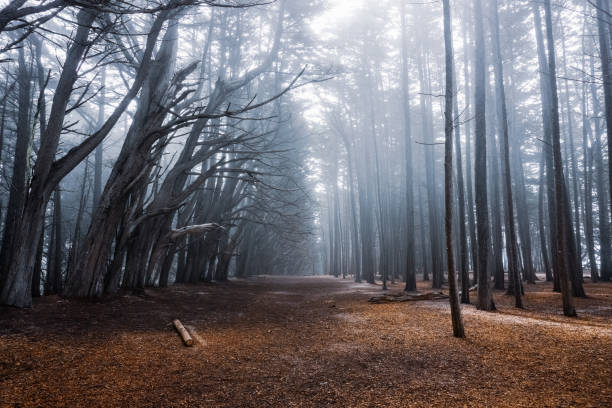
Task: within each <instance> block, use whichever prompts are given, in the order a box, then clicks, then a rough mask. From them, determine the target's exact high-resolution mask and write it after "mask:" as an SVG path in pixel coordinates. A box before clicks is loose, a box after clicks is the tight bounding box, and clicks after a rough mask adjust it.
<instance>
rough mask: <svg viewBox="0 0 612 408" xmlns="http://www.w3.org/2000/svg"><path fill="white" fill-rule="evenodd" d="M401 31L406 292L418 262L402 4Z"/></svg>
mask: <svg viewBox="0 0 612 408" xmlns="http://www.w3.org/2000/svg"><path fill="white" fill-rule="evenodd" d="M400 13H401V30H402V52H401V57H402V78H401V80H402V108H403V114H404V123H403V125H404V146H405V156H406V157H405V160H406V166H405V167H406V204H405V206H406V252H405V254H406V259H405V263H404V265H405V268H406V286H405V288H404V290H405V291H407V292H409V291H414V290H416V272H415V269H416V262H415V249H414V199H413V191H414V185H413V180H412V178H413V172H412V121H411V118H410V94H409V86H410V84H409V79H408V32H407V27H406V6H405V4H404V2H403V1H402V3H401V10H400Z"/></svg>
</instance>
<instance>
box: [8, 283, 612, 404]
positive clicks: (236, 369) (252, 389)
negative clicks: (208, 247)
mask: <svg viewBox="0 0 612 408" xmlns="http://www.w3.org/2000/svg"><path fill="white" fill-rule="evenodd" d="M419 285H420V286H421V285H422V289H425V288H426V287H427V283H419ZM400 288H401V286H400V285H395V286H394V287H393V289H394V290H396V291H397V290H400ZM526 288H527V294H526V298H525V305H526V307H527V308H528V310H527V311H518V310H516V309H514V308H512V305H513V300H512V298H511V297H508V296H504V294H503V292H497V293H496V295H495V298H496V302H497V305H498V309H499V310H498V311H497V312H495V313H488V312H480V311H477V310H476V309H475V308H474V307H473V306H464V307H463V317H464V321H465V327H466V333H467V338H466V339H455V338H453V337H452V336H451V323H450V314H449V308H448V303H447V301H445V300H440V301H422V302H410V303H393V304H371V303H368V301H367V300H368V298H369V297H371V296H373V295H377V294H380V293H381V290H380V286H372V285H368V284H355V283H352V282H350V281H349V280H342V279H334V278H331V277H304V278H273V277H259V278H253V279H248V280H236V281H231V282H227V283H222V284H215V285H204V284H202V285H195V286H183V285H180V286H174V287H172V288H170V289H166V290H150V291H147V293H146V295H144V296H122V297H119V298H115V299H107V300H100V301H96V302H91V301H78V300H70V301H68V300H65V299H60V298H57V297H46V298H43V299H40V300H38V301H36V302H35V305H34V307H33V308H32V309H30V310H17V309H9V308H0V406H2V407H4V406H6V407H88V408H93V407H268V406H269V407H325V406H332V407H412V406H414V407H426V406H439V407H463V406H467V407H504V406H514V407H534V406H538V407H570V406H574V407H606V406H608V407H610V406H612V285H611V284H597V285H592V284H587V285H586V290H587V293H588V294H589V296H590V297H589V299H578V300H577V308H578V313H579V317H578V318H577V319H571V318H565V317H563V316H562V315H561V314H560V310H561V299H560V297H559V295H558V294H555V293H552V292H551V287H550V285H549V284H546V283H539V284H537V285H530V286H527V287H526ZM174 318H179V319H181V321H182V322H183V323H184V324H185V325H186V326H187V327H188V329H189V330H191V332H192V333H193V334H194V337H195V340H196V345H195V346H194V347H191V348H188V347H185V346H183V344H182V343H181V340H180V338H179V336H178V334H177V333H176V332H175V331H174V329H173V327H172V324H171V322H172V320H173V319H174Z"/></svg>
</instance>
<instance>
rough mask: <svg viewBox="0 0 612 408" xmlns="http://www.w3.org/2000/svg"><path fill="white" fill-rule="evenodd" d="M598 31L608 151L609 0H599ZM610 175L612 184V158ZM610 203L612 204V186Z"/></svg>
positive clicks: (611, 107) (611, 104)
mask: <svg viewBox="0 0 612 408" xmlns="http://www.w3.org/2000/svg"><path fill="white" fill-rule="evenodd" d="M596 6H597V7H596V8H597V32H598V34H599V55H600V57H601V71H602V76H603V89H604V101H605V107H606V125H607V126H606V128H607V132H608V151H611V150H610V149H611V148H612V75H611V72H610V35H611V33H610V32H609V31H610V11H609V9H608V1H607V0H597V4H596ZM608 170H609V173H608V177H609V180H610V186H612V160H608ZM609 190H610V203H611V204H612V188H610V189H609Z"/></svg>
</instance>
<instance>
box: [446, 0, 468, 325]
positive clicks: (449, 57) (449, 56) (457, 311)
mask: <svg viewBox="0 0 612 408" xmlns="http://www.w3.org/2000/svg"><path fill="white" fill-rule="evenodd" d="M442 4H443V8H444V47H445V50H446V52H445V61H446V95H445V98H444V100H445V103H444V135H445V136H446V139H445V143H444V193H445V198H444V201H445V204H446V212H445V215H446V217H445V231H446V262H447V268H448V287H449V294H450V297H449V300H450V308H451V318H452V323H453V335H454V336H455V337H465V330H464V328H463V321H462V320H461V308H460V306H459V293H458V291H457V277H456V275H455V254H454V252H453V96H454V95H453V93H454V92H455V88H454V86H453V76H454V75H453V74H454V72H453V71H454V69H453V59H454V58H453V36H452V31H451V14H450V4H449V0H443V2H442Z"/></svg>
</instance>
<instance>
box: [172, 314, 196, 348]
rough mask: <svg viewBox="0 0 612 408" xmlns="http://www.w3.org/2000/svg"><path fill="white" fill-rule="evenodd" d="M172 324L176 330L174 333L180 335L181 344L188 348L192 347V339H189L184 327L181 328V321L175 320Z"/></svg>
mask: <svg viewBox="0 0 612 408" xmlns="http://www.w3.org/2000/svg"><path fill="white" fill-rule="evenodd" d="M172 323H173V324H174V328H175V329H176V331H177V332H178V333H179V334H180V335H181V338H182V339H183V343H185V345H186V346H188V347H191V346H193V339H192V338H191V336H190V335H189V332H188V331H187V329H185V326H183V324H182V323H181V321H180V320H179V319H175V320H174V321H173V322H172Z"/></svg>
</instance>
